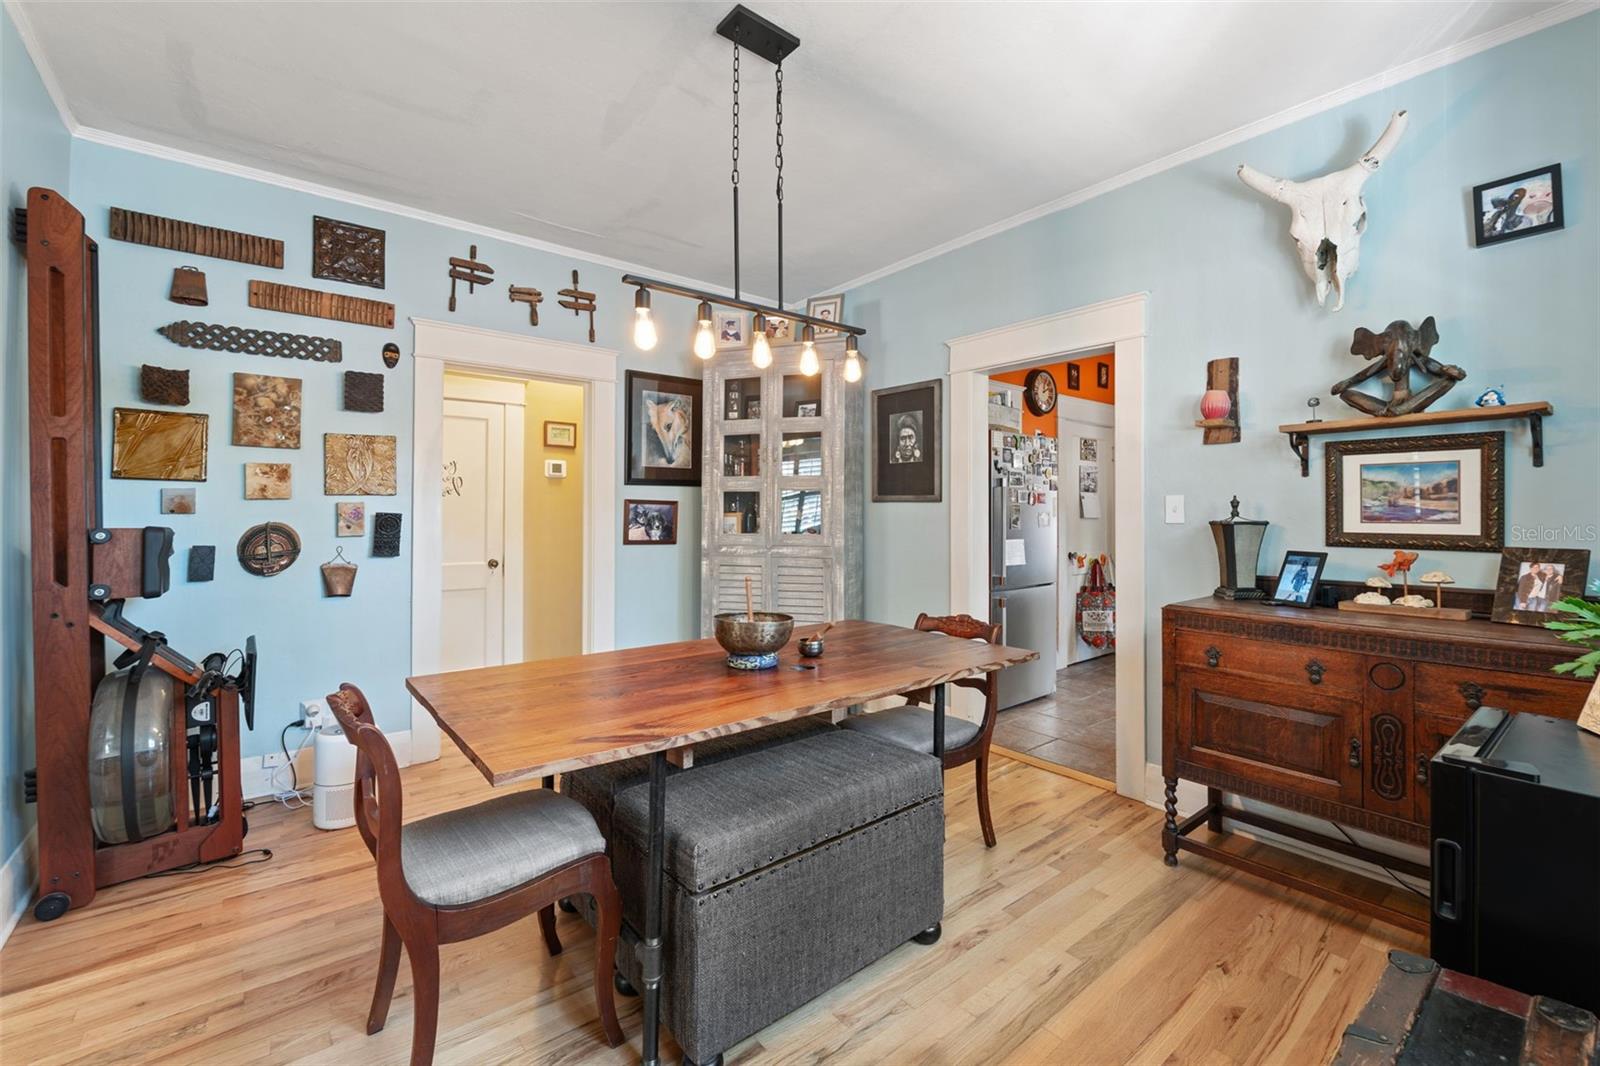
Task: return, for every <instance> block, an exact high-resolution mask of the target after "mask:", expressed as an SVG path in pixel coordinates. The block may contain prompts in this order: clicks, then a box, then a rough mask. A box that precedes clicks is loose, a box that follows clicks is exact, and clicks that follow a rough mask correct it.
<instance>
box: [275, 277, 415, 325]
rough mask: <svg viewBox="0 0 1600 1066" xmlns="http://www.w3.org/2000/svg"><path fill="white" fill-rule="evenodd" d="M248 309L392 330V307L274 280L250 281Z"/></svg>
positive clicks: (382, 303)
mask: <svg viewBox="0 0 1600 1066" xmlns="http://www.w3.org/2000/svg"><path fill="white" fill-rule="evenodd" d="M250 306H251V307H259V308H261V309H262V310H264V311H282V312H283V313H284V314H286V315H308V316H310V317H312V318H331V319H333V320H334V321H336V322H354V323H355V324H356V325H358V326H376V327H378V328H379V329H393V328H394V304H391V303H385V302H384V301H382V300H368V299H367V298H365V297H363V296H343V295H341V294H339V293H336V292H322V291H321V290H319V289H304V288H301V287H300V286H299V285H280V284H279V283H277V282H276V281H252V282H250Z"/></svg>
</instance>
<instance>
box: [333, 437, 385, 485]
mask: <svg viewBox="0 0 1600 1066" xmlns="http://www.w3.org/2000/svg"><path fill="white" fill-rule="evenodd" d="M322 491H323V494H324V495H327V496H393V495H395V491H396V490H395V439H394V437H392V436H387V435H381V434H380V435H368V434H364V433H324V434H323V435H322Z"/></svg>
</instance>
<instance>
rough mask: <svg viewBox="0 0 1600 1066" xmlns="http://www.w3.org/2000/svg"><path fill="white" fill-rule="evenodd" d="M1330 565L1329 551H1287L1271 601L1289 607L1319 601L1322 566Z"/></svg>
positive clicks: (1306, 605)
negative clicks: (1318, 589)
mask: <svg viewBox="0 0 1600 1066" xmlns="http://www.w3.org/2000/svg"><path fill="white" fill-rule="evenodd" d="M1327 565H1328V553H1327V552H1301V551H1291V552H1286V553H1285V554H1284V556H1283V566H1282V567H1281V568H1280V569H1279V570H1278V583H1277V584H1276V585H1274V586H1272V597H1271V599H1270V600H1269V602H1271V603H1280V604H1285V605H1287V606H1289V607H1310V606H1312V605H1314V604H1315V603H1316V602H1317V587H1318V586H1320V585H1321V584H1322V568H1323V567H1325V566H1327Z"/></svg>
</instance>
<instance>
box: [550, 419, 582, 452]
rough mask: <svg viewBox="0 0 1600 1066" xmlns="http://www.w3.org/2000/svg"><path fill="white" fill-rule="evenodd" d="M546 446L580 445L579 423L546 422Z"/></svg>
mask: <svg viewBox="0 0 1600 1066" xmlns="http://www.w3.org/2000/svg"><path fill="white" fill-rule="evenodd" d="M544 446H545V447H546V448H576V447H577V446H578V425H577V423H576V422H546V423H545V424H544Z"/></svg>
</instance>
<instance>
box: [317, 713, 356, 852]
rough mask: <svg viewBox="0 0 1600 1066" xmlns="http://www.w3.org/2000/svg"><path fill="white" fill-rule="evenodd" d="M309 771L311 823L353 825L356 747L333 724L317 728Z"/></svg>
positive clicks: (336, 826)
mask: <svg viewBox="0 0 1600 1066" xmlns="http://www.w3.org/2000/svg"><path fill="white" fill-rule="evenodd" d="M315 751H316V766H315V768H314V770H313V771H312V785H311V824H312V825H314V826H316V827H317V828H318V829H348V828H349V827H350V826H352V825H355V824H356V746H355V745H354V744H352V743H350V742H349V741H348V740H346V739H345V736H344V731H343V730H342V729H340V728H339V727H337V726H333V727H331V728H327V729H321V730H318V731H317V742H316V749H315Z"/></svg>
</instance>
